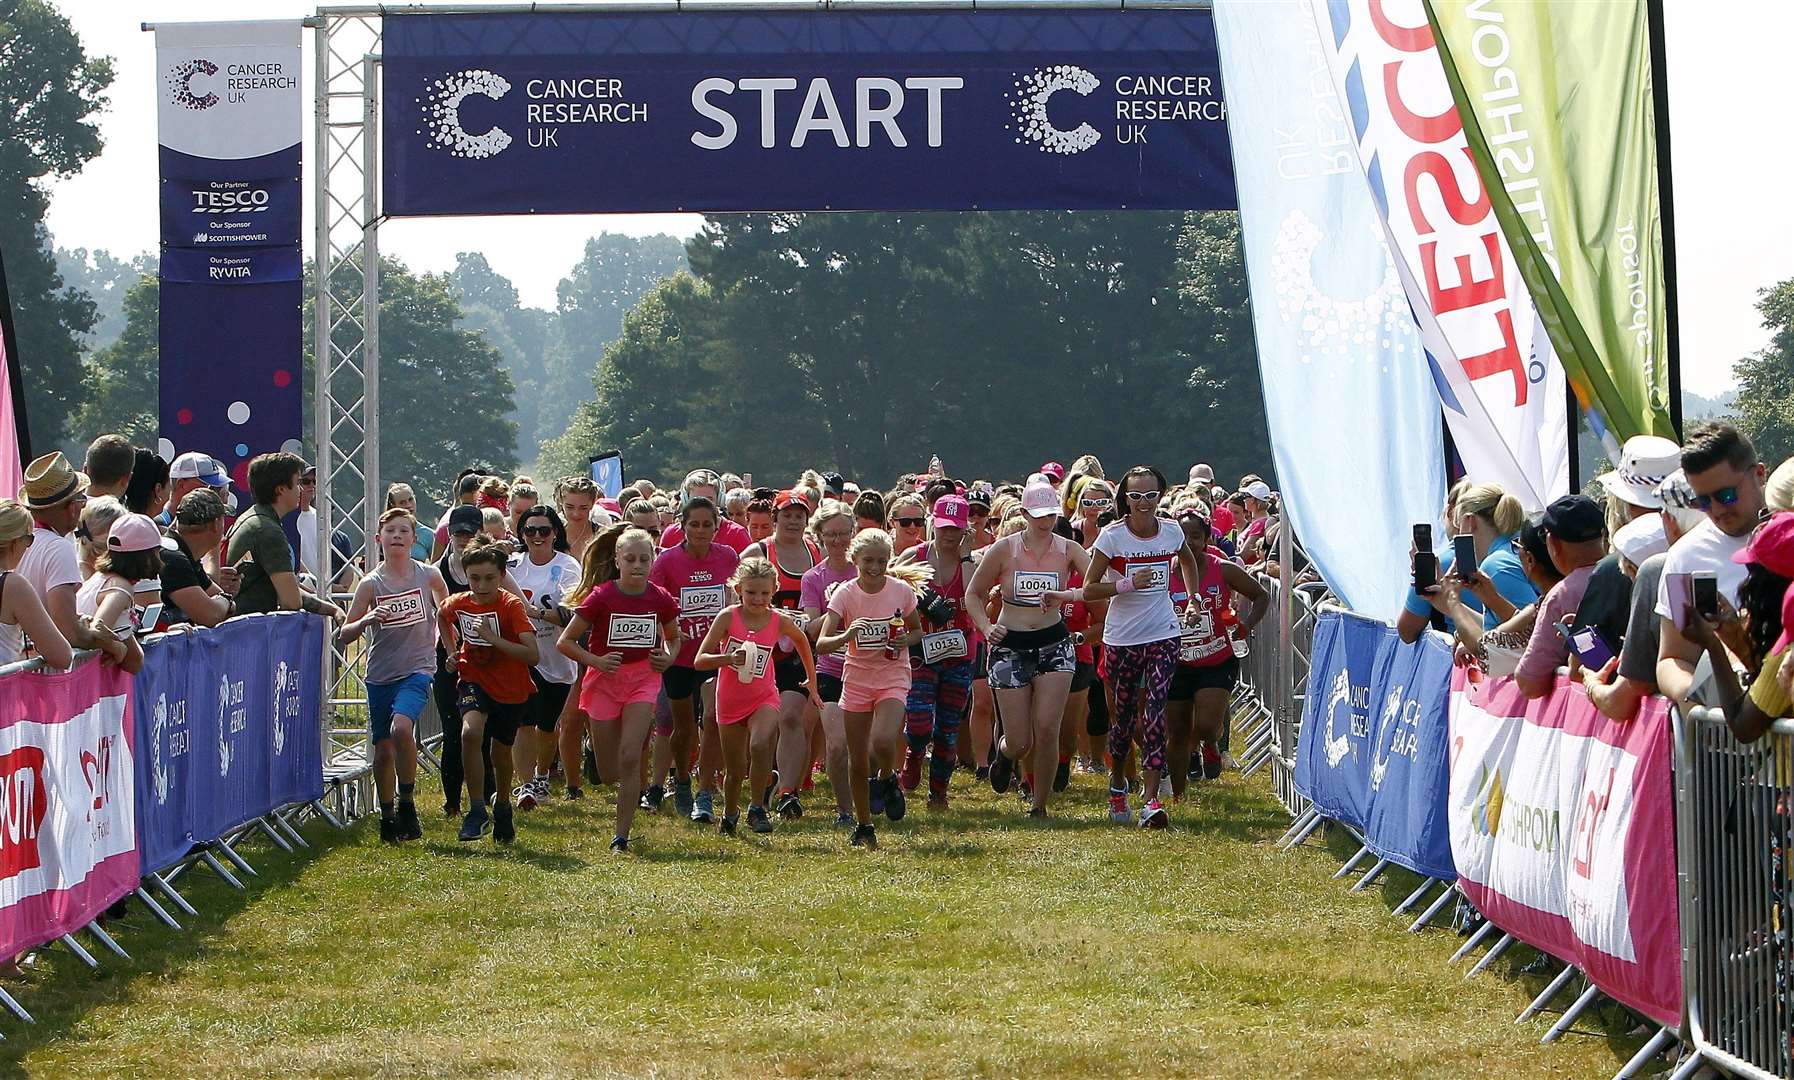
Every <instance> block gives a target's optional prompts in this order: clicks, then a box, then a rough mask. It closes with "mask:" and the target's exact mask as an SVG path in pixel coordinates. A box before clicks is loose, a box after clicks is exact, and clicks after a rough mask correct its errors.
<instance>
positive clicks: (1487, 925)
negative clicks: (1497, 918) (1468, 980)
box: [1451, 919, 1496, 964]
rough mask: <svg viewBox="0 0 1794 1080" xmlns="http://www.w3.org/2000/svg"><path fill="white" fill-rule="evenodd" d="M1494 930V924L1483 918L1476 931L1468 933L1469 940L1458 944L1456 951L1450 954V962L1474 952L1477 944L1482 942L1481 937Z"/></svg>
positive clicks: (1455, 961)
mask: <svg viewBox="0 0 1794 1080" xmlns="http://www.w3.org/2000/svg"><path fill="white" fill-rule="evenodd" d="M1495 930H1496V926H1495V924H1494V923H1492V922H1490V921H1489V920H1487V919H1484V920H1483V924H1482V925H1481V926H1479V927H1477V928H1476V933H1474V934H1471V935H1470V940H1468V941H1466V942H1464V944H1462V945H1459V946H1458V951H1457V952H1455V953H1452V954H1451V962H1452V963H1454V964H1455V963H1457V962H1458V961H1459V960H1462V959H1464V957H1466V956H1469V955H1470V954H1471V953H1473V952H1475V951H1476V947H1477V946H1478V945H1481V944H1482V942H1483V939H1484V938H1486V937H1488V936H1489V935H1490V934H1493V933H1494V932H1495Z"/></svg>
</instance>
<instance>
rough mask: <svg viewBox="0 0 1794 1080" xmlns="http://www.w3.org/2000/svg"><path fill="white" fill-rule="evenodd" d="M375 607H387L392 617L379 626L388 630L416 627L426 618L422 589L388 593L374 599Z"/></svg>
mask: <svg viewBox="0 0 1794 1080" xmlns="http://www.w3.org/2000/svg"><path fill="white" fill-rule="evenodd" d="M374 606H375V607H382V606H384V607H389V608H391V609H392V611H393V617H392V618H391V619H389V620H387V621H386V622H384V623H381V624H380V625H382V626H384V627H386V628H387V629H389V630H397V629H398V628H400V627H401V626H416V625H417V624H418V623H420V622H423V621H424V619H426V618H427V617H428V616H426V615H425V614H424V593H423V590H422V589H410V590H408V591H406V592H402V593H388V594H387V595H385V596H375V597H374Z"/></svg>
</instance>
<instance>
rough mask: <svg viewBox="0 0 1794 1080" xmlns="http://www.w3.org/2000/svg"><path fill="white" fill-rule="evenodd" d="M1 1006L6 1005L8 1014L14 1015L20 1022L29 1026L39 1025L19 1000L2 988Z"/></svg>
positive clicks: (0, 993) (0, 992)
mask: <svg viewBox="0 0 1794 1080" xmlns="http://www.w3.org/2000/svg"><path fill="white" fill-rule="evenodd" d="M0 1004H3V1005H5V1006H6V1009H7V1011H8V1012H10V1013H12V1014H13V1015H14V1016H16V1017H18V1018H19V1019H20V1020H23V1021H25V1022H26V1023H27V1024H35V1023H37V1021H36V1020H33V1019H32V1018H31V1014H30V1013H28V1012H26V1011H25V1006H23V1005H20V1004H19V999H18V998H15V997H13V996H12V995H11V994H9V993H7V992H6V989H5V988H4V987H0Z"/></svg>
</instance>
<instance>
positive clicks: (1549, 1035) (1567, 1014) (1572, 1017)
mask: <svg viewBox="0 0 1794 1080" xmlns="http://www.w3.org/2000/svg"><path fill="white" fill-rule="evenodd" d="M1600 996H1601V988H1600V987H1598V986H1596V985H1595V984H1594V983H1589V984H1588V989H1587V990H1584V991H1583V992H1582V996H1581V997H1579V998H1577V999H1576V1001H1575V1003H1574V1004H1572V1005H1571V1006H1570V1007H1569V1008H1567V1009H1565V1010H1564V1014H1563V1015H1562V1016H1560V1017H1558V1018H1557V1023H1555V1024H1552V1025H1551V1030H1550V1031H1547V1032H1545V1037H1544V1038H1542V1039H1540V1040H1539V1042H1540V1043H1552V1042H1556V1041H1557V1040H1558V1039H1560V1038H1562V1037H1563V1033H1564V1032H1566V1031H1568V1030H1570V1028H1571V1026H1572V1025H1574V1024H1575V1023H1576V1018H1577V1017H1579V1016H1581V1015H1582V1014H1583V1013H1585V1012H1587V1011H1588V1007H1589V1006H1590V1005H1593V1004H1594V1003H1595V999H1596V998H1598V997H1600Z"/></svg>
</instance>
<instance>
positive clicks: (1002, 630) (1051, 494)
mask: <svg viewBox="0 0 1794 1080" xmlns="http://www.w3.org/2000/svg"><path fill="white" fill-rule="evenodd" d="M1021 505H1022V513H1023V514H1024V515H1025V516H1026V519H1027V522H1026V525H1025V527H1024V528H1023V529H1022V530H1021V531H1019V532H1015V533H1012V534H1010V535H1008V536H1005V537H1003V538H1002V539H999V540H998V541H997V542H996V543H995V544H992V545H991V547H990V550H989V551H987V552H985V555H984V558H983V560H982V561H980V562H979V564H978V572H977V573H976V574H974V575H973V576H972V584H971V586H970V590H969V591H970V593H971V595H973V596H984V595H986V594H987V593H988V592H989V591H990V588H991V586H993V585H997V586H999V587H1000V588H1001V590H1002V606H1001V609H1000V610H999V612H998V616H997V621H996V622H994V623H993V622H992V621H991V619H990V616H989V614H988V613H987V610H986V609H985V608H984V607H983V606H982V605H974V606H973V607H972V608H971V614H972V620H973V622H974V623H975V624H976V625H977V627H978V630H979V632H980V633H982V634H983V635H984V637H985V639H986V640H988V641H989V642H990V685H991V689H992V690H994V691H995V692H996V698H997V702H996V704H997V716H996V721H997V726H996V738H995V743H994V746H993V747H992V749H993V751H994V752H993V754H992V758H991V763H990V786H991V788H992V790H994V791H996V792H997V793H998V794H1002V793H1003V792H1006V791H1008V790H1009V781H1010V779H1011V777H1012V776H1013V775H1014V772H1015V765H1016V762H1018V761H1020V762H1021V763H1022V768H1023V770H1024V771H1025V772H1027V773H1028V774H1030V775H1032V776H1036V777H1039V776H1045V775H1046V774H1047V773H1048V772H1049V771H1051V770H1052V766H1053V763H1054V761H1055V759H1056V758H1057V756H1058V753H1059V724H1060V722H1061V720H1062V719H1063V717H1064V715H1065V700H1066V697H1067V696H1068V695H1069V694H1070V692H1071V681H1072V675H1073V674H1074V673H1075V671H1076V670H1077V651H1076V647H1075V643H1074V642H1073V641H1072V638H1071V634H1070V632H1069V630H1068V629H1067V628H1066V625H1065V619H1064V610H1063V606H1062V601H1061V600H1058V599H1054V600H1052V602H1048V600H1049V596H1051V597H1065V598H1069V599H1073V600H1081V599H1083V596H1082V595H1081V594H1079V593H1077V592H1076V590H1069V589H1068V583H1069V581H1070V578H1071V575H1072V574H1073V573H1082V572H1084V571H1085V568H1086V567H1087V566H1089V565H1090V557H1089V556H1088V555H1086V554H1084V549H1083V548H1081V547H1079V546H1078V545H1076V544H1074V543H1072V542H1071V541H1069V540H1067V539H1065V538H1064V537H1062V536H1056V535H1054V533H1053V526H1054V525H1055V524H1056V523H1057V522H1058V518H1059V495H1058V493H1057V492H1055V491H1054V490H1053V486H1052V484H1051V483H1049V482H1048V481H1047V480H1046V479H1045V478H1044V477H1040V478H1037V479H1035V480H1033V481H1031V482H1030V483H1029V484H1028V486H1027V487H1026V488H1024V489H1023V491H1022V503H1021ZM1049 787H1050V785H1047V784H1033V785H1032V790H1031V792H1030V802H1031V803H1032V805H1031V806H1030V808H1029V810H1028V813H1029V816H1031V817H1036V818H1043V817H1046V813H1047V811H1046V805H1047V794H1048V788H1049Z"/></svg>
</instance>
